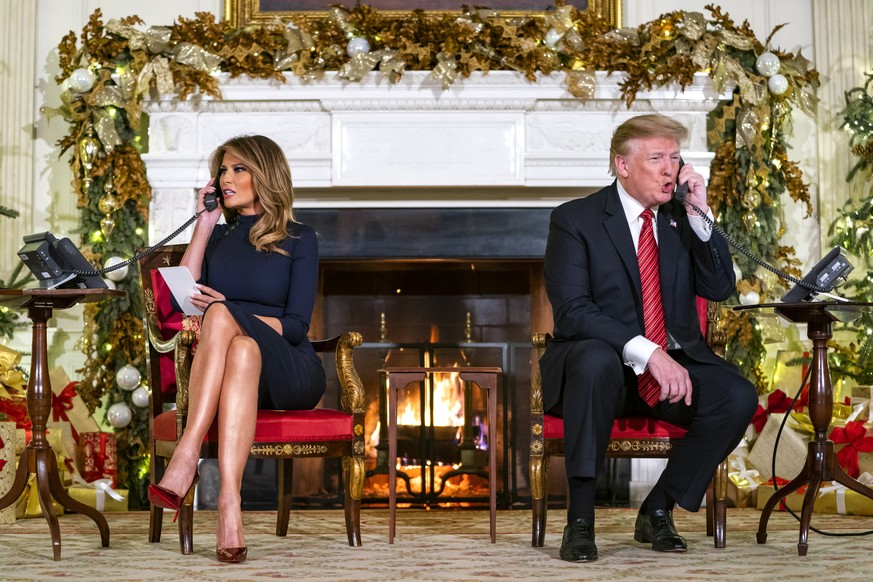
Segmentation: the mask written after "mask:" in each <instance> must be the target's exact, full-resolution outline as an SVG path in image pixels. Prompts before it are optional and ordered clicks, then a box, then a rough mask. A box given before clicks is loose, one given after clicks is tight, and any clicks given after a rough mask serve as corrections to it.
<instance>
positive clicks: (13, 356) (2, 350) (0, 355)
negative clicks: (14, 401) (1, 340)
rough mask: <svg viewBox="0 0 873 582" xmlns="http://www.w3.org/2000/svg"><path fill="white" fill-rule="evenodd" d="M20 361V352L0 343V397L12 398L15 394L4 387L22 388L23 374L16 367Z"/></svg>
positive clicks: (23, 383)
mask: <svg viewBox="0 0 873 582" xmlns="http://www.w3.org/2000/svg"><path fill="white" fill-rule="evenodd" d="M20 361H21V353H20V352H16V351H15V350H13V349H10V348H7V347H6V346H2V345H0V398H13V397H14V396H15V395H13V394H11V393H10V392H8V391H7V390H6V389H7V388H10V389H12V390H22V391H23V390H24V389H25V384H26V383H25V381H24V374H22V373H21V371H20V370H18V369H17V368H16V366H17V365H18V363H19V362H20Z"/></svg>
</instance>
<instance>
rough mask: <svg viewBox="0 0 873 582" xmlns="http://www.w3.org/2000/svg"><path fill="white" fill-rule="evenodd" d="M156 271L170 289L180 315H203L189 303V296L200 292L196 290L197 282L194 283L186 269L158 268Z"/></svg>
mask: <svg viewBox="0 0 873 582" xmlns="http://www.w3.org/2000/svg"><path fill="white" fill-rule="evenodd" d="M158 271H160V273H161V276H162V277H163V278H164V281H166V282H167V287H169V288H170V292H171V293H172V294H173V297H174V298H175V299H176V303H178V304H179V307H181V308H182V313H184V314H185V315H203V311H201V310H200V309H198V308H197V307H194V304H193V303H191V295H193V294H194V293H200V291H199V290H198V289H197V286H196V285H197V282H196V281H194V277H192V276H191V271H189V270H188V267H160V268H159V269H158Z"/></svg>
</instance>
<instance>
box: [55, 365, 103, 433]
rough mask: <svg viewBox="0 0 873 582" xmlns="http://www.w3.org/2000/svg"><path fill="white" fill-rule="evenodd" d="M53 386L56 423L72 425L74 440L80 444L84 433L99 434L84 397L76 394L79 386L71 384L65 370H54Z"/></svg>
mask: <svg viewBox="0 0 873 582" xmlns="http://www.w3.org/2000/svg"><path fill="white" fill-rule="evenodd" d="M49 381H50V382H51V385H52V393H53V396H52V416H51V420H53V421H55V422H61V421H66V422H69V423H70V427H71V429H72V434H73V440H75V442H77V443H78V442H79V435H80V434H82V433H84V432H99V431H100V427H99V426H98V425H97V421H95V420H94V418H93V417H92V416H91V411H89V410H88V407H87V406H86V405H85V402H84V401H83V400H82V397H81V396H79V394H78V393H77V392H76V387H77V386H78V384H77V383H76V382H71V381H70V377H69V376H67V373H66V372H64V369H63V368H60V367H58V368H53V369H52V370H51V371H50V372H49Z"/></svg>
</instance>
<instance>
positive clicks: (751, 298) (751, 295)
mask: <svg viewBox="0 0 873 582" xmlns="http://www.w3.org/2000/svg"><path fill="white" fill-rule="evenodd" d="M760 302H761V296H760V295H758V292H757V291H749V292H748V293H743V294H742V295H740V303H742V304H743V305H757V304H758V303H760Z"/></svg>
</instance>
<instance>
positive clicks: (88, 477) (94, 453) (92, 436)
mask: <svg viewBox="0 0 873 582" xmlns="http://www.w3.org/2000/svg"><path fill="white" fill-rule="evenodd" d="M79 447H80V448H81V450H82V465H83V467H82V476H83V477H84V478H85V481H87V482H88V483H91V482H93V481H97V480H98V479H109V480H110V482H111V485H112V486H113V487H115V485H116V481H115V477H116V474H117V469H116V464H115V462H116V457H115V435H114V434H113V433H111V432H84V433H81V434H80V435H79Z"/></svg>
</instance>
